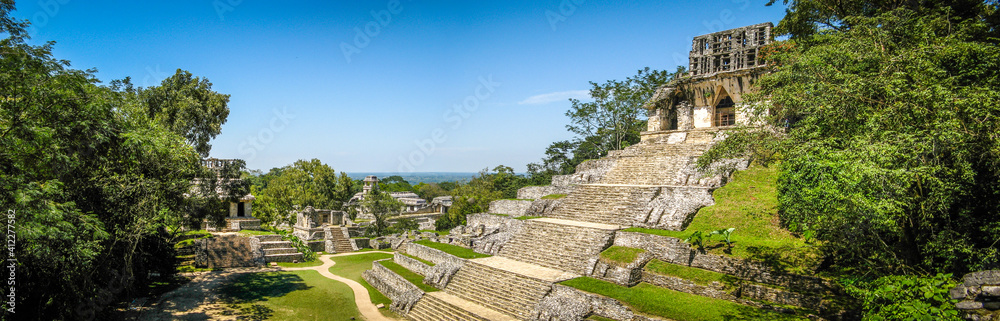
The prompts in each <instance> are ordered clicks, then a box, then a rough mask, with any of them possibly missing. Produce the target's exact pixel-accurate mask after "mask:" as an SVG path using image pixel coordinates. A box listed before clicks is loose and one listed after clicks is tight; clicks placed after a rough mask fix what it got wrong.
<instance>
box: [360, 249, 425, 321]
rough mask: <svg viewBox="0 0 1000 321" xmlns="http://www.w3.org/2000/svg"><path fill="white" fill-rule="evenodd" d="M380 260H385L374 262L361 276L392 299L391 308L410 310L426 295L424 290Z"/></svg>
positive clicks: (404, 311) (402, 311)
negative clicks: (383, 264)
mask: <svg viewBox="0 0 1000 321" xmlns="http://www.w3.org/2000/svg"><path fill="white" fill-rule="evenodd" d="M386 260H389V259H386ZM380 261H385V260H379V261H375V262H372V268H371V269H370V270H365V271H364V272H361V277H362V278H363V279H365V281H368V284H371V285H372V287H374V288H375V289H377V290H378V291H379V292H382V294H384V295H385V296H386V297H387V298H389V299H390V300H392V304H391V305H389V309H391V310H392V311H394V312H397V313H400V314H406V313H407V312H410V309H411V308H413V304H415V303H417V301H418V300H420V298H421V297H422V296H423V295H424V291H422V290H420V288H418V287H417V286H416V285H413V283H410V281H407V280H406V278H403V277H402V276H400V275H399V274H396V272H393V271H392V270H390V269H388V268H386V267H385V266H382V264H381V263H380Z"/></svg>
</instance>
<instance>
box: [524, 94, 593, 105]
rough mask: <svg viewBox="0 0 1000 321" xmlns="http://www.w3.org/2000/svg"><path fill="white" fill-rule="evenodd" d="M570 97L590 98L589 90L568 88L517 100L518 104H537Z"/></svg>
mask: <svg viewBox="0 0 1000 321" xmlns="http://www.w3.org/2000/svg"><path fill="white" fill-rule="evenodd" d="M570 98H576V99H587V98H590V91H588V90H570V91H559V92H554V93H548V94H541V95H534V96H531V97H528V98H527V99H525V100H522V101H520V102H518V103H517V104H518V105H538V104H548V103H551V102H555V101H566V100H568V99H570Z"/></svg>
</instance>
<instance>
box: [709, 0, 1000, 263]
mask: <svg viewBox="0 0 1000 321" xmlns="http://www.w3.org/2000/svg"><path fill="white" fill-rule="evenodd" d="M850 4H851V2H849V3H847V4H845V5H844V6H839V7H837V9H836V10H834V11H829V12H828V11H824V10H825V9H824V10H820V8H831V7H830V6H828V3H826V1H793V2H792V4H791V6H790V11H789V14H788V16H786V18H785V20H782V22H781V24H779V27H780V28H777V30H780V31H782V32H785V33H788V34H790V35H792V39H791V40H788V41H784V42H778V43H776V44H774V45H772V46H771V48H769V49H770V53H769V55H768V63H769V64H770V65H771V66H772V68H773V72H772V73H770V74H768V75H766V76H764V77H761V78H760V80H759V82H758V85H759V88H760V92H759V94H758V95H755V96H754V97H755V98H754V97H752V98H753V99H754V100H755V101H757V102H764V103H762V104H750V105H749V106H751V107H750V109H751V112H752V113H753V114H754V115H756V117H758V118H759V119H761V120H762V121H764V122H765V123H767V124H770V126H765V127H755V128H744V129H742V130H740V131H736V132H734V133H732V134H731V135H730V139H727V140H726V141H725V142H724V143H722V144H719V145H717V146H716V147H713V150H711V151H710V152H709V153H707V154H709V155H711V156H713V157H731V156H740V155H742V156H749V157H753V158H755V159H757V160H759V161H764V162H768V161H778V162H779V164H780V165H779V166H780V167H781V174H780V178H779V193H780V195H779V201H780V210H781V220H782V223H784V224H785V225H786V226H788V227H789V228H790V229H792V230H793V231H799V232H805V231H811V232H814V233H816V238H817V239H820V240H823V241H824V242H823V243H822V244H823V246H824V247H825V248H826V250H827V253H829V254H830V255H831V256H832V257H833V258H834V260H833V262H835V265H836V266H837V267H839V268H841V269H844V270H845V271H856V272H857V273H861V274H865V273H872V272H874V273H875V274H907V273H921V274H923V273H932V272H943V273H954V274H956V275H961V274H962V273H966V272H968V271H970V270H982V269H990V268H998V267H1000V252H998V250H997V242H996V241H997V240H998V239H1000V222H997V220H996V219H995V218H996V217H997V215H998V214H1000V183H998V182H1000V137H998V136H997V133H998V131H997V128H1000V107H998V105H997V103H996V102H997V101H998V99H1000V66H998V64H1000V48H998V47H997V45H996V42H997V38H995V37H994V36H993V35H994V33H995V32H996V30H997V26H998V24H997V23H996V20H995V17H996V14H997V3H995V2H944V1H941V2H933V1H931V2H919V3H917V2H905V3H902V2H901V3H895V2H877V3H870V4H867V5H860V4H861V2H857V5H858V6H854V5H850ZM914 6H916V7H914ZM755 106H756V107H755ZM774 129H782V130H774ZM711 160H712V157H705V158H703V159H702V160H700V162H701V164H702V165H707V164H708V163H709V162H711Z"/></svg>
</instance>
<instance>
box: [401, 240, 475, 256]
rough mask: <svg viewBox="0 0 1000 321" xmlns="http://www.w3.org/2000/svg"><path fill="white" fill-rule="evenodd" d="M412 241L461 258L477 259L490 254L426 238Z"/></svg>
mask: <svg viewBox="0 0 1000 321" xmlns="http://www.w3.org/2000/svg"><path fill="white" fill-rule="evenodd" d="M413 243H417V244H420V245H423V246H426V247H429V248H432V249H438V250H441V251H443V252H445V253H448V254H451V255H454V256H457V257H460V258H463V259H478V258H481V257H490V255H486V254H482V253H476V252H475V251H473V250H472V249H467V248H464V247H461V246H457V245H451V244H444V243H438V242H431V241H428V240H420V241H416V242H413Z"/></svg>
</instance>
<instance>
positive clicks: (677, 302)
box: [562, 277, 799, 321]
mask: <svg viewBox="0 0 1000 321" xmlns="http://www.w3.org/2000/svg"><path fill="white" fill-rule="evenodd" d="M562 284H563V285H567V286H571V287H574V288H577V289H580V290H584V291H587V292H591V293H597V294H600V295H604V296H607V297H610V298H614V299H617V300H620V301H622V302H624V303H625V304H627V305H629V306H630V307H632V309H633V310H634V311H637V312H640V313H646V314H651V315H656V316H661V317H665V318H670V319H674V320H690V321H700V320H799V318H798V317H796V316H793V315H785V314H778V313H773V312H770V311H765V310H760V309H757V308H754V307H750V306H746V305H741V304H737V303H733V302H729V301H726V300H719V299H713V298H709V297H703V296H697V295H694V294H688V293H683V292H677V291H674V290H669V289H665V288H661V287H657V286H653V285H650V284H646V283H640V284H639V285H636V286H635V287H632V288H627V287H624V286H621V285H617V284H614V283H611V282H606V281H601V280H597V279H594V278H590V277H580V278H575V279H571V280H567V281H563V282H562Z"/></svg>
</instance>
